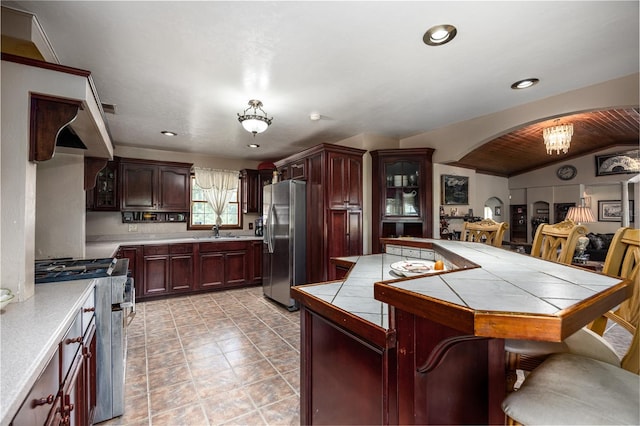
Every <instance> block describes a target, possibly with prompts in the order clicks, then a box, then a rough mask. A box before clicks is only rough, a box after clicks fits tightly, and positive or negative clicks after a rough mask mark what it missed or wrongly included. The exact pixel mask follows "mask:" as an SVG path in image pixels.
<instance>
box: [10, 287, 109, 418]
mask: <svg viewBox="0 0 640 426" xmlns="http://www.w3.org/2000/svg"><path fill="white" fill-rule="evenodd" d="M95 353H96V326H95V295H94V293H93V292H92V293H91V294H90V295H89V296H88V297H87V299H86V301H85V303H83V306H82V308H81V311H80V312H78V313H77V314H76V316H75V319H74V320H73V322H72V324H71V326H70V327H69V329H68V330H67V332H66V333H65V335H64V337H63V338H62V340H61V341H60V343H59V344H58V345H57V347H56V349H55V351H54V353H53V355H52V357H51V359H50V360H49V362H48V364H47V366H46V367H45V368H44V370H43V372H42V374H41V375H40V377H39V378H38V379H37V380H36V383H35V384H34V385H33V387H32V388H31V391H30V392H29V394H28V395H27V398H26V399H25V401H24V403H23V404H22V407H20V409H19V410H18V413H17V414H16V415H15V417H14V418H13V420H12V421H11V425H14V426H22V425H29V426H32V425H77V426H84V425H90V424H92V423H93V413H94V411H95V407H96V401H97V400H96V391H97V389H96V384H97V382H96V368H97V365H96V359H95V358H96V357H95Z"/></svg>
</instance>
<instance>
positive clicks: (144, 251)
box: [116, 240, 262, 301]
mask: <svg viewBox="0 0 640 426" xmlns="http://www.w3.org/2000/svg"><path fill="white" fill-rule="evenodd" d="M116 257H118V258H127V259H129V271H130V274H131V276H132V277H134V283H135V288H136V301H144V300H148V299H153V298H156V297H166V296H173V295H177V294H189V293H197V292H203V291H211V290H222V289H226V288H233V287H241V286H248V285H257V284H260V283H261V282H262V240H244V241H216V242H202V243H197V242H195V243H188V242H187V243H174V244H145V245H138V246H120V247H119V248H118V251H117V253H116Z"/></svg>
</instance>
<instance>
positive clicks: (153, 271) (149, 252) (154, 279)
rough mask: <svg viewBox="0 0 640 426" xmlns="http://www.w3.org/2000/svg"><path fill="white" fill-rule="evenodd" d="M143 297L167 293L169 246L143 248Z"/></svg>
mask: <svg viewBox="0 0 640 426" xmlns="http://www.w3.org/2000/svg"><path fill="white" fill-rule="evenodd" d="M143 252H144V261H143V268H144V273H143V275H144V281H143V284H144V285H143V286H142V289H143V290H142V295H143V296H155V295H159V294H166V293H168V292H169V246H168V245H161V246H144V248H143Z"/></svg>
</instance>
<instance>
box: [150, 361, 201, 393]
mask: <svg viewBox="0 0 640 426" xmlns="http://www.w3.org/2000/svg"><path fill="white" fill-rule="evenodd" d="M148 379H149V390H151V391H152V392H153V390H154V389H156V388H160V387H163V386H169V385H172V384H176V383H182V382H187V381H191V372H190V371H189V367H188V366H187V363H186V362H185V363H183V364H180V365H174V366H171V367H167V368H160V369H158V370H154V371H150V372H149V376H148Z"/></svg>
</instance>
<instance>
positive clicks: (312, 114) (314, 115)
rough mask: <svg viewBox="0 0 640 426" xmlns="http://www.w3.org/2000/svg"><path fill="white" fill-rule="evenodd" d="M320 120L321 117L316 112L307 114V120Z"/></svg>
mask: <svg viewBox="0 0 640 426" xmlns="http://www.w3.org/2000/svg"><path fill="white" fill-rule="evenodd" d="M320 118H322V116H321V115H320V113H318V112H312V113H311V114H309V120H311V121H318V120H320Z"/></svg>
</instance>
